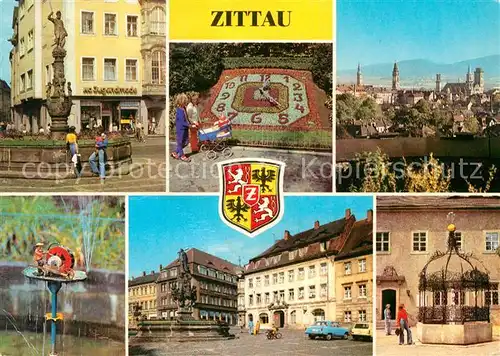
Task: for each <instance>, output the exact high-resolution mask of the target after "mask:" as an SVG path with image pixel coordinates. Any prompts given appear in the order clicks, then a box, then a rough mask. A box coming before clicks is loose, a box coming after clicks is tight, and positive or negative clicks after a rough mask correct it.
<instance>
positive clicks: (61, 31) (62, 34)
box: [47, 11, 68, 48]
mask: <svg viewBox="0 0 500 356" xmlns="http://www.w3.org/2000/svg"><path fill="white" fill-rule="evenodd" d="M52 15H54V12H53V11H51V13H50V14H49V17H47V19H48V20H49V21H50V22H52V23H53V24H54V44H53V46H56V47H59V48H64V45H65V43H66V37H67V36H68V33H67V32H66V29H65V28H64V22H63V20H61V11H57V12H56V17H55V18H54V16H52Z"/></svg>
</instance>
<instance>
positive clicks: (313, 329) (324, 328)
mask: <svg viewBox="0 0 500 356" xmlns="http://www.w3.org/2000/svg"><path fill="white" fill-rule="evenodd" d="M306 335H307V336H309V338H310V339H312V340H314V339H315V338H316V337H318V336H319V337H323V338H325V339H327V340H331V339H333V338H334V337H340V338H343V339H347V338H348V337H349V330H348V329H347V328H344V327H341V326H340V324H339V323H338V322H335V321H327V320H321V321H317V322H315V323H314V324H313V325H311V326H310V327H308V328H307V329H306Z"/></svg>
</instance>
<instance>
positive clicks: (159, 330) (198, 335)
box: [129, 249, 235, 346]
mask: <svg viewBox="0 0 500 356" xmlns="http://www.w3.org/2000/svg"><path fill="white" fill-rule="evenodd" d="M192 280H193V278H192V274H191V271H190V269H189V261H188V257H187V254H186V252H185V251H184V250H183V249H181V250H180V251H179V253H178V258H177V277H176V283H175V285H174V286H173V287H172V288H171V290H170V292H171V295H172V299H173V300H174V301H175V302H176V303H177V316H176V318H175V319H174V320H142V321H139V322H138V325H137V331H138V332H137V335H135V336H134V337H132V338H131V339H130V342H129V345H131V346H138V345H141V344H142V343H145V342H151V341H153V342H164V341H182V342H184V341H193V342H197V341H217V340H225V339H234V337H235V336H234V335H233V334H230V333H229V325H228V324H227V323H224V322H222V321H215V320H196V318H195V317H193V307H194V306H195V305H196V301H197V288H196V286H193V283H192Z"/></svg>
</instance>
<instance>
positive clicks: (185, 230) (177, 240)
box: [129, 196, 373, 277]
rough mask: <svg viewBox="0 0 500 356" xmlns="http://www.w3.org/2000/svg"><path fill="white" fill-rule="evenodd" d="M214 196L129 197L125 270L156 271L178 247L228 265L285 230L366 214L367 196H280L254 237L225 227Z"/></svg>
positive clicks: (244, 259)
mask: <svg viewBox="0 0 500 356" xmlns="http://www.w3.org/2000/svg"><path fill="white" fill-rule="evenodd" d="M218 201H219V197H217V196H169V197H165V196H163V197H157V196H142V197H130V199H129V268H130V269H129V273H130V276H131V277H138V276H140V275H141V274H142V272H143V271H146V272H147V273H150V272H151V271H153V270H154V271H155V272H158V269H159V266H160V264H162V265H163V266H166V265H168V264H169V263H170V262H172V261H173V260H174V259H176V258H177V252H178V251H179V249H181V248H183V249H188V248H193V247H194V248H197V249H199V250H202V251H205V252H208V253H210V254H212V255H215V256H217V257H220V258H223V259H226V260H228V261H230V262H232V263H234V264H239V259H240V258H241V264H242V265H244V264H246V263H248V260H249V259H250V258H252V257H255V256H257V255H258V254H260V253H262V252H263V251H265V250H266V249H267V248H269V247H270V246H271V245H272V244H273V243H274V242H275V240H279V239H282V238H283V234H284V231H285V230H289V231H290V233H291V234H292V235H293V234H296V233H299V232H301V231H305V230H309V229H311V228H313V226H314V222H315V221H316V220H319V222H320V224H325V223H328V222H331V221H334V220H337V219H341V218H343V217H344V216H345V209H347V208H350V209H351V212H352V213H353V214H354V215H355V216H356V219H358V220H361V219H364V218H366V212H367V211H368V210H369V209H372V206H373V198H372V197H364V196H355V197H353V196H350V197H348V196H335V197H331V196H330V197H321V196H320V197H311V196H306V197H295V196H294V197H285V213H284V215H283V218H282V220H281V221H280V222H279V223H278V224H276V225H275V226H274V227H272V228H271V229H269V230H266V231H265V232H263V233H262V234H260V235H257V236H255V237H254V238H250V237H247V236H246V235H244V234H242V233H239V232H237V231H236V230H233V229H231V228H230V227H228V226H227V225H225V224H224V222H222V220H221V219H220V217H219V214H218V210H217V209H218Z"/></svg>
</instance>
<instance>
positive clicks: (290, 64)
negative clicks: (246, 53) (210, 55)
mask: <svg viewBox="0 0 500 356" xmlns="http://www.w3.org/2000/svg"><path fill="white" fill-rule="evenodd" d="M222 62H223V64H224V68H225V69H235V68H282V69H295V70H311V69H312V58H308V57H228V58H224V59H223V61H222Z"/></svg>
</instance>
